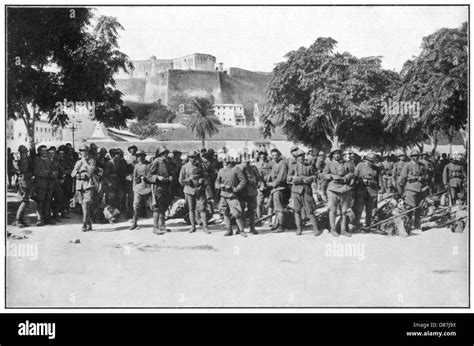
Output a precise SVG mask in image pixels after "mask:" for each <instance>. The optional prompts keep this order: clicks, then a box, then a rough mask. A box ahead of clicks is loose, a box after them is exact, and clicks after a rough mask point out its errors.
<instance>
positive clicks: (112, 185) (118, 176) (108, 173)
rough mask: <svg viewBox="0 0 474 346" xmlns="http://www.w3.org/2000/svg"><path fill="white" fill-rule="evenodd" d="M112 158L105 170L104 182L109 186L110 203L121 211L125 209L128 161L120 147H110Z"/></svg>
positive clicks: (108, 197)
mask: <svg viewBox="0 0 474 346" xmlns="http://www.w3.org/2000/svg"><path fill="white" fill-rule="evenodd" d="M110 155H111V156H112V160H110V161H109V162H108V163H107V164H106V167H105V170H104V183H105V184H106V187H107V189H106V190H107V191H106V193H107V195H108V196H107V199H108V203H109V204H110V205H111V206H112V207H114V208H116V209H119V210H120V212H123V211H125V203H124V200H125V198H124V197H125V181H126V180H125V177H126V174H127V162H126V161H125V160H124V159H123V156H122V151H121V150H119V149H110Z"/></svg>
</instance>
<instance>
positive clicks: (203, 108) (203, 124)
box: [186, 97, 221, 148]
mask: <svg viewBox="0 0 474 346" xmlns="http://www.w3.org/2000/svg"><path fill="white" fill-rule="evenodd" d="M193 106H194V110H195V111H194V114H193V115H192V116H191V119H190V120H189V122H188V123H187V125H186V126H187V127H188V128H189V129H191V131H192V132H193V133H194V135H195V136H197V137H198V138H199V139H200V140H201V142H202V147H203V148H205V140H206V137H207V136H208V137H212V136H213V135H215V134H217V133H218V132H219V129H218V125H220V124H221V123H220V121H219V119H218V118H217V117H216V115H215V114H214V108H213V105H212V102H211V101H210V100H209V99H206V98H200V97H197V98H196V99H194V100H193Z"/></svg>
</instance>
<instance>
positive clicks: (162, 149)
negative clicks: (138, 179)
mask: <svg viewBox="0 0 474 346" xmlns="http://www.w3.org/2000/svg"><path fill="white" fill-rule="evenodd" d="M156 152H157V153H158V155H160V156H161V155H167V154H168V153H169V152H170V151H169V150H168V149H166V147H165V146H163V145H162V146H161V147H159V148H158V150H157V151H156ZM188 156H189V155H188Z"/></svg>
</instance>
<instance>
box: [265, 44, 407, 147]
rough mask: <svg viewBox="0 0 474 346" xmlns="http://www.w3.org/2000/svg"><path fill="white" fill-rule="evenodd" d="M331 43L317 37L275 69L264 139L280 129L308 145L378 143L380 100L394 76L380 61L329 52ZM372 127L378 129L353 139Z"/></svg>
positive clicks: (267, 103) (371, 145) (267, 105)
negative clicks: (367, 127)
mask: <svg viewBox="0 0 474 346" xmlns="http://www.w3.org/2000/svg"><path fill="white" fill-rule="evenodd" d="M336 43H337V42H336V41H335V40H334V39H332V38H318V39H317V40H316V41H315V43H314V44H312V45H311V46H310V47H309V48H304V47H301V48H299V49H298V50H296V51H292V52H289V53H288V54H287V55H286V56H285V57H286V58H287V60H286V61H284V62H281V63H279V64H278V65H277V66H276V67H275V69H274V70H273V72H272V77H271V80H270V83H269V86H268V89H267V93H266V101H265V106H264V110H263V116H262V118H263V123H264V126H263V129H262V131H263V133H264V135H265V136H266V137H268V136H271V134H272V133H273V131H274V130H275V129H276V128H277V127H281V128H282V130H283V132H284V133H285V134H286V135H287V136H288V139H289V140H292V141H295V142H300V143H303V144H305V145H307V146H310V147H319V148H327V147H329V146H338V145H339V144H340V143H341V142H343V143H344V144H346V145H357V146H360V147H362V148H369V147H377V146H380V145H382V144H383V140H382V139H383V137H384V132H383V126H382V124H381V119H382V117H381V115H380V109H381V101H382V100H383V98H384V97H385V96H386V95H387V94H388V92H389V87H390V86H391V85H392V83H394V81H396V80H397V79H398V76H397V74H396V73H394V72H391V71H386V70H383V69H382V68H381V60H380V57H366V58H360V59H359V58H356V57H354V56H352V55H351V54H349V53H347V52H344V53H342V54H340V53H334V48H335V45H336ZM374 123H377V124H376V126H375V128H377V129H378V131H370V132H367V133H366V135H365V136H355V135H353V134H355V133H356V131H358V130H363V129H365V126H366V125H367V124H374ZM373 127H374V126H373Z"/></svg>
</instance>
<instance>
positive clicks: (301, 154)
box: [293, 149, 305, 157]
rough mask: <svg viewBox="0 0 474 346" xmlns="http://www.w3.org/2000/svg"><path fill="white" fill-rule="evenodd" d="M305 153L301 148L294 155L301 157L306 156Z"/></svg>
mask: <svg viewBox="0 0 474 346" xmlns="http://www.w3.org/2000/svg"><path fill="white" fill-rule="evenodd" d="M304 155H305V153H304V151H303V150H301V149H298V150H297V151H296V152H294V153H293V156H294V157H300V156H304Z"/></svg>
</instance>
